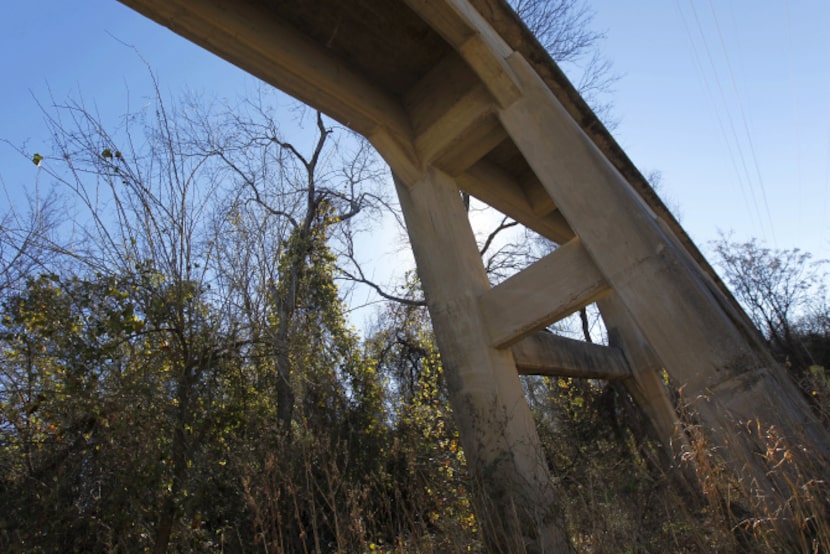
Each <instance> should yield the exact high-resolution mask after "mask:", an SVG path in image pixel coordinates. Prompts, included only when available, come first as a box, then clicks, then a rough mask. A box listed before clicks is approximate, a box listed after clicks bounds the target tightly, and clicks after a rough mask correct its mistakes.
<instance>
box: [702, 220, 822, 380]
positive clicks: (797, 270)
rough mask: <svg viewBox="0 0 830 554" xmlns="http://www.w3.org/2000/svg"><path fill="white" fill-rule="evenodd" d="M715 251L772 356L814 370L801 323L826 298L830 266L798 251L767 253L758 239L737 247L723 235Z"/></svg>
mask: <svg viewBox="0 0 830 554" xmlns="http://www.w3.org/2000/svg"><path fill="white" fill-rule="evenodd" d="M713 248H714V251H715V255H716V264H717V266H718V267H719V268H720V269H721V272H722V274H723V277H724V278H725V280H726V282H727V283H728V284H729V286H730V287H731V288H732V291H733V292H734V293H735V296H736V298H737V299H738V301H739V302H740V303H741V304H743V305H744V307H745V308H746V310H747V313H748V314H749V316H750V318H751V319H752V321H753V322H754V323H755V326H756V327H757V328H758V329H759V330H760V331H761V332H762V333H763V334H764V335H765V337H766V338H767V339H768V340H769V341H770V345H771V346H772V348H773V351H775V352H777V353H778V354H779V355H781V356H782V357H784V358H785V361H786V362H787V363H788V365H791V366H795V367H796V368H797V369H799V370H802V369H804V368H806V367H808V366H809V365H811V364H812V363H813V360H812V357H811V356H810V353H809V352H808V351H807V350H806V349H805V348H804V346H803V345H802V343H801V340H800V337H799V331H798V322H799V320H800V319H802V318H803V317H805V316H807V315H808V314H809V313H810V312H811V308H813V307H814V306H816V305H819V304H821V303H823V300H824V299H825V298H826V291H825V284H826V278H827V276H826V273H825V272H824V271H823V269H822V268H823V266H824V263H825V262H824V261H812V256H811V255H810V254H809V253H808V252H803V251H801V250H799V249H798V248H794V249H792V250H775V249H770V248H766V247H764V246H762V245H761V244H760V243H759V242H758V240H757V239H751V240H749V241H746V242H733V241H732V240H731V239H730V238H729V236H723V235H722V236H721V238H720V239H719V240H717V241H714V242H713ZM812 311H814V310H812Z"/></svg>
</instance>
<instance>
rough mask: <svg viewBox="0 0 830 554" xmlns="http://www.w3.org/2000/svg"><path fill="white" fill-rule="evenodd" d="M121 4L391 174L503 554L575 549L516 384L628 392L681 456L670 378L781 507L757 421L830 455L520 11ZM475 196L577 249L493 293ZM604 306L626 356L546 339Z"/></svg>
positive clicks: (434, 5) (734, 463)
mask: <svg viewBox="0 0 830 554" xmlns="http://www.w3.org/2000/svg"><path fill="white" fill-rule="evenodd" d="M122 1H123V2H124V3H125V4H127V5H129V6H131V7H133V8H135V9H136V10H138V11H140V12H142V13H144V14H145V15H147V16H148V17H150V18H152V19H154V20H156V21H158V22H160V23H162V24H163V25H166V26H167V27H169V28H170V29H172V30H173V31H175V32H177V33H179V34H181V35H183V36H185V37H186V38H188V39H190V40H192V41H193V42H195V43H197V44H200V45H202V46H204V47H205V48H207V49H208V50H211V51H213V52H214V53H216V54H218V55H219V56H221V57H223V58H225V59H227V60H228V61H230V62H232V63H234V64H236V65H238V66H239V67H241V68H243V69H245V70H247V71H249V72H250V73H252V74H254V75H256V76H258V77H259V78H261V79H263V80H264V81H265V82H267V83H270V84H272V85H274V86H276V87H278V88H280V89H282V90H283V91H285V92H287V93H289V94H291V95H293V96H295V97H296V98H298V99H300V100H302V101H303V102H305V103H307V104H309V105H311V106H313V107H314V108H317V109H319V110H321V111H323V112H324V113H326V114H327V115H329V116H330V117H333V118H334V119H336V120H338V121H339V122H340V123H342V124H343V125H346V126H348V127H350V128H352V129H353V130H355V131H357V132H359V133H361V134H363V135H364V136H366V137H367V138H368V139H369V140H370V141H371V142H372V144H373V145H374V146H375V148H377V150H378V151H379V152H380V153H381V155H382V156H383V157H384V158H385V159H386V161H387V162H388V163H389V165H390V167H391V168H392V171H393V174H394V176H395V184H396V187H397V190H398V195H399V198H400V200H401V207H402V210H403V212H404V216H405V219H406V224H407V230H408V232H409V235H410V239H411V242H412V247H413V250H414V252H415V258H416V262H417V264H418V272H419V276H420V278H421V281H422V284H423V286H424V290H425V292H426V296H427V300H428V304H429V309H430V314H431V317H432V320H433V324H434V326H435V330H436V337H437V340H438V345H439V348H440V351H441V356H442V360H443V362H444V365H445V367H446V371H447V381H448V387H449V393H450V397H451V400H452V402H453V408H454V413H455V415H456V418H457V421H458V425H459V431H460V433H461V439H462V443H463V445H464V449H465V453H466V455H467V457H468V462H469V465H470V468H471V470H472V473H473V475H474V476H475V477H477V478H478V479H479V481H480V483H481V487H482V489H483V493H482V494H481V495H480V500H479V510H480V511H479V514H480V515H482V514H484V515H486V516H487V517H483V516H482V521H483V522H484V523H483V525H484V531H485V536H486V537H487V540H488V542H489V544H490V546H491V548H492V549H493V550H506V551H514V550H516V548H515V546H516V544H517V543H513V542H505V541H509V539H507V538H505V537H514V536H519V537H523V538H522V541H523V543H522V544H523V545H524V546H527V547H528V548H530V549H531V550H536V551H551V552H560V551H567V550H568V549H569V546H568V540H567V537H566V533H565V531H564V525H563V523H562V520H561V513H559V511H558V510H557V508H556V506H557V503H556V494H555V490H554V487H553V485H552V480H551V477H550V475H549V473H548V468H547V464H546V463H545V462H544V459H545V458H544V453H543V452H542V450H541V446H540V443H539V439H538V436H537V435H536V431H535V427H534V424H533V419H532V417H531V414H530V411H529V409H528V407H527V403H526V402H525V401H524V396H523V391H522V387H521V384H520V382H519V379H518V374H517V368H518V370H519V371H521V372H525V373H527V372H535V373H545V374H560V375H569V376H584V377H597V378H605V379H620V380H621V381H622V382H623V383H624V384H625V386H626V387H627V388H628V390H629V392H630V393H631V395H632V396H633V397H634V399H635V400H636V401H637V402H638V403H639V405H640V406H641V408H642V409H643V411H644V412H645V413H646V415H648V416H649V418H650V420H651V421H652V423H653V426H654V429H655V431H656V433H657V435H658V437H659V438H660V439H661V440H662V441H663V443H664V444H665V445H666V447H667V450H668V451H671V448H672V444H675V445H676V444H677V443H678V441H680V442H682V436H680V435H678V434H677V433H676V431H677V423H678V417H677V414H676V412H675V409H674V406H673V405H672V402H671V401H670V397H669V394H668V392H667V389H666V386H665V383H664V382H663V380H662V377H661V376H662V371H663V370H664V369H665V371H666V372H667V373H668V375H669V377H670V379H671V381H672V384H673V385H674V386H676V387H682V388H683V390H684V393H685V395H686V398H687V400H689V401H694V402H696V404H695V408H696V410H697V411H698V415H699V418H700V422H701V425H702V428H704V429H706V432H707V433H708V435H707V440H709V441H710V442H713V443H717V444H721V445H723V444H729V445H730V447H729V449H728V451H729V455H728V456H726V458H727V462H728V463H729V464H730V467H731V469H732V470H733V471H734V472H735V473H736V475H737V476H738V478H741V479H742V478H744V477H747V478H749V479H755V480H756V481H757V482H758V483H760V485H759V487H760V488H761V489H762V490H763V491H765V493H768V498H770V502H771V503H772V502H775V501H776V499H775V491H774V486H773V485H772V484H771V483H769V482H768V478H767V476H766V471H765V468H764V467H763V464H762V463H760V462H757V460H758V457H757V456H755V454H754V450H753V449H754V448H755V447H753V446H752V444H750V443H748V442H747V440H745V437H740V436H738V435H739V433H740V432H739V431H738V426H736V425H735V423H736V422H739V421H746V420H756V421H757V420H759V419H760V420H761V421H763V422H765V423H767V424H770V425H776V426H777V427H778V428H780V429H786V430H787V431H788V432H790V434H791V435H799V436H806V437H808V438H809V440H810V441H812V443H813V444H814V445H815V447H816V452H817V453H819V454H820V455H827V454H828V452H830V439H828V437H827V432H826V431H825V430H824V429H823V428H821V426H820V425H819V424H818V423H817V422H816V420H815V418H814V417H813V416H812V414H811V412H810V410H809V408H808V407H807V405H806V403H805V402H804V400H803V399H802V398H801V397H800V396H799V394H798V392H797V391H796V389H795V388H794V387H793V385H792V383H790V382H788V381H784V380H782V379H780V378H779V377H778V375H777V373H776V371H775V367H774V363H773V362H772V360H771V359H770V357H769V355H768V354H767V353H766V351H765V350H764V349H763V347H762V346H761V345H760V341H759V340H758V336H757V333H756V331H755V330H754V329H753V328H752V327H751V325H750V324H749V323H748V321H747V318H746V316H745V315H744V314H743V312H742V311H741V310H740V308H739V307H738V306H737V305H736V303H735V302H734V300H733V299H732V297H731V296H730V295H729V294H728V293H727V292H726V291H725V289H724V287H723V286H722V284H721V283H720V281H719V280H718V279H717V277H716V276H715V275H714V272H713V271H712V270H711V268H710V267H709V266H708V264H707V263H706V261H705V260H704V259H703V257H702V256H701V255H700V253H699V251H698V250H697V249H696V248H695V246H694V245H693V244H692V242H691V241H690V240H689V238H688V236H687V235H686V234H685V232H684V231H683V229H682V228H681V227H680V226H679V224H678V223H677V222H676V221H675V220H674V218H673V217H672V216H671V214H670V213H669V212H668V210H667V209H666V208H665V206H664V205H663V204H662V203H661V202H660V200H659V199H658V198H657V197H656V195H655V194H654V192H653V190H652V189H651V187H650V186H649V185H648V184H647V182H646V181H645V179H644V178H643V177H642V175H641V174H640V173H639V172H638V171H637V169H636V168H635V167H634V166H633V164H632V163H631V162H630V160H629V159H628V158H627V157H626V155H625V154H624V152H623V151H622V150H621V149H620V147H619V146H618V145H617V143H616V142H615V141H614V140H613V139H612V138H611V136H610V134H609V133H608V132H607V131H606V129H605V128H604V127H603V126H602V124H601V123H600V122H599V120H598V119H597V118H596V116H595V115H594V114H593V113H592V112H591V110H590V109H589V108H588V107H587V105H586V104H585V103H584V101H583V100H582V98H581V97H580V96H579V94H578V93H577V92H576V91H575V90H574V88H573V86H571V84H570V83H569V82H568V80H567V79H566V78H565V76H564V75H563V74H562V72H561V71H560V70H559V68H558V67H557V66H556V64H555V63H554V61H553V60H551V59H550V57H549V56H548V54H547V53H546V52H545V51H544V49H543V48H542V47H541V46H540V45H539V44H538V42H537V41H536V40H535V38H534V37H533V36H532V35H531V34H530V33H529V32H528V31H527V29H526V28H525V27H524V26H523V25H522V24H521V22H520V21H519V20H518V19H517V17H516V16H515V14H514V13H513V12H512V11H511V10H510V8H509V6H508V5H507V4H506V3H505V2H504V1H503V0H349V1H347V0H317V1H315V2H309V1H302V0H294V1H288V0H235V1H234V2H227V1H224V0H122ZM459 190H462V191H465V192H467V193H469V194H470V195H472V196H474V197H476V198H479V199H480V200H482V201H483V202H485V203H487V204H489V205H491V206H493V207H494V208H496V209H497V210H499V211H501V212H503V213H505V214H506V215H508V216H510V217H512V218H514V219H515V220H517V221H519V222H520V223H522V224H524V225H525V226H527V227H528V228H530V229H532V230H534V231H536V232H537V233H539V234H540V235H542V236H544V237H546V238H548V239H550V240H551V241H553V242H555V243H556V244H558V245H560V246H559V248H557V249H556V250H555V251H554V252H553V253H552V254H550V255H548V256H547V257H545V258H543V259H542V260H540V261H538V262H537V263H535V264H533V265H531V266H530V267H528V268H527V269H525V270H523V271H522V272H520V273H518V274H517V275H515V276H513V277H511V278H510V279H508V280H507V281H505V282H503V283H501V284H499V285H498V286H496V287H491V286H490V283H489V282H488V279H487V276H486V274H485V272H484V268H483V265H482V263H481V259H480V257H479V254H478V249H477V247H476V244H475V240H474V237H473V234H472V231H471V229H470V227H469V223H468V221H467V216H466V212H465V210H464V206H463V204H462V201H461V199H460V195H459ZM594 302H596V303H597V304H598V306H599V308H600V311H601V313H602V316H603V319H604V321H605V323H606V327H607V328H608V330H609V338H610V341H611V343H612V344H611V346H610V347H597V346H592V345H584V344H579V343H574V342H573V341H564V340H561V339H557V338H554V337H551V336H548V334H546V333H544V332H540V330H541V329H543V328H544V327H545V326H547V325H549V324H551V323H552V322H554V321H557V320H558V319H561V318H562V317H564V316H567V315H568V314H570V313H572V312H574V311H576V310H578V309H580V308H582V307H584V306H585V305H587V304H591V303H594ZM742 460H743V461H742ZM746 460H750V461H749V462H747V463H744V461H746ZM825 467H826V466H825ZM488 510H489V511H488ZM493 510H495V511H493Z"/></svg>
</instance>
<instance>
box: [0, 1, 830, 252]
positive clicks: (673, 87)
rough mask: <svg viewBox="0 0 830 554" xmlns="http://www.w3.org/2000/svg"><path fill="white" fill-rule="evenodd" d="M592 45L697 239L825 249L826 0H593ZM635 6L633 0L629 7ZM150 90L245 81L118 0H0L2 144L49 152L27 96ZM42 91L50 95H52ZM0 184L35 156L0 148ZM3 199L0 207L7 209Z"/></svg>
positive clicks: (27, 173)
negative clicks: (0, 2) (727, 235)
mask: <svg viewBox="0 0 830 554" xmlns="http://www.w3.org/2000/svg"><path fill="white" fill-rule="evenodd" d="M590 5H592V6H593V7H594V9H595V11H596V19H595V26H596V27H597V28H598V29H601V30H605V31H606V32H607V39H606V41H605V42H604V45H603V50H604V51H605V53H606V55H607V56H608V57H609V58H610V59H611V60H612V61H613V63H614V67H615V70H616V71H617V72H618V73H619V74H620V75H621V79H620V80H619V81H618V82H617V84H616V93H615V94H614V96H613V102H614V105H615V110H614V113H615V114H616V117H617V118H618V119H619V120H620V124H619V126H618V127H617V128H616V130H615V135H616V136H617V138H618V140H619V142H620V143H621V144H622V146H623V147H624V148H625V150H626V151H627V152H628V154H629V156H630V157H631V158H632V159H633V160H634V162H635V163H636V164H637V165H638V166H639V167H640V168H641V170H643V171H644V172H650V171H659V172H660V173H661V174H662V185H661V188H662V190H663V192H664V193H665V195H666V196H667V197H668V199H669V203H671V204H676V205H678V206H679V209H680V216H681V222H682V223H683V224H684V226H685V227H686V228H687V230H688V231H689V233H690V234H691V235H692V237H693V238H694V239H695V240H696V241H697V242H698V244H699V245H700V246H702V247H704V249H705V247H706V242H707V241H709V240H711V239H714V238H716V237H717V234H718V230H719V229H722V230H725V231H728V230H733V231H734V233H735V238H736V239H746V238H749V237H758V238H761V239H763V240H765V241H766V242H767V244H768V245H769V246H773V247H778V248H792V247H796V246H797V247H801V248H802V249H805V250H809V251H811V252H813V253H814V254H815V255H816V256H817V257H822V258H823V257H830V224H828V223H827V215H828V208H829V207H828V192H829V191H830V33H828V32H827V29H830V2H826V0H793V1H787V2H778V1H771V0H754V1H750V0H731V1H725V0H720V1H718V0H708V1H704V0H663V1H659V2H658V1H651V2H645V1H643V2H637V3H634V2H621V1H619V0H595V1H593V2H590ZM635 6H636V7H635ZM124 43H126V44H129V45H132V46H134V47H135V48H136V49H137V51H138V52H140V53H141V55H142V56H143V57H144V59H146V61H147V63H148V64H149V65H150V67H151V68H152V69H153V71H154V72H155V73H156V74H157V75H158V77H159V81H160V83H161V85H162V89H163V90H164V91H165V92H169V93H170V94H173V95H175V94H177V93H179V92H181V91H184V90H185V89H190V90H194V91H197V92H198V91H204V92H206V93H208V94H211V95H216V96H217V97H219V98H223V97H225V98H229V99H234V98H237V97H238V96H240V95H242V94H244V93H245V91H250V90H251V89H252V88H253V87H254V86H255V85H254V81H253V79H251V78H250V77H247V76H246V75H244V74H243V73H242V72H241V71H239V70H237V69H235V68H233V67H232V66H230V65H229V64H226V63H225V62H222V61H221V60H218V59H217V58H215V57H214V56H212V55H211V54H208V53H206V52H204V51H202V50H201V49H199V48H198V47H196V46H193V45H191V44H190V43H188V42H187V41H185V40H183V39H180V38H178V37H176V36H175V35H173V34H172V33H171V32H169V31H167V30H166V29H164V28H162V27H160V26H158V25H156V24H154V23H152V22H150V21H148V20H146V19H144V18H143V17H142V16H140V15H138V14H136V13H134V12H132V11H131V10H129V9H128V8H126V7H124V6H122V5H121V4H119V3H117V2H116V1H115V0H83V1H76V2H69V1H66V0H62V1H57V0H50V1H46V0H28V1H26V2H5V3H4V8H3V17H2V18H0V48H2V50H0V51H2V52H3V54H2V55H1V56H0V64H2V65H0V69H2V74H3V75H4V83H3V86H2V87H0V105H2V106H3V108H2V117H0V139H8V140H10V141H11V142H12V143H14V144H18V145H21V144H24V143H25V144H26V146H27V148H28V149H30V150H31V151H37V150H39V149H44V150H45V149H46V148H45V145H46V144H48V143H47V138H46V136H45V132H44V125H43V123H42V116H41V114H40V110H39V108H38V106H37V103H36V102H35V99H38V100H39V101H40V102H42V103H44V104H48V103H50V94H51V96H52V97H54V98H55V100H57V101H62V100H64V99H65V98H66V97H67V96H70V95H71V96H74V97H76V98H77V97H79V96H83V98H84V99H85V101H86V102H87V104H88V105H94V106H95V108H96V109H98V110H99V112H100V113H101V116H102V117H103V118H104V119H105V120H107V119H108V118H113V121H115V118H117V117H118V115H119V114H123V113H124V112H125V111H126V110H127V109H128V99H127V91H129V94H130V97H129V104H130V106H131V107H132V108H133V109H135V108H137V107H140V103H141V102H142V101H143V100H142V99H143V98H147V97H149V96H151V90H150V88H149V79H148V77H147V69H146V67H145V66H144V64H143V62H142V61H141V60H140V59H139V58H138V57H137V55H136V54H135V52H134V51H133V50H132V49H131V48H129V47H128V46H125V44H124ZM50 91H51V93H50ZM0 179H2V180H0V184H1V185H2V186H4V187H5V188H6V189H7V190H8V192H9V193H10V194H11V195H15V194H18V193H19V192H20V191H23V190H25V188H26V187H28V186H31V183H32V182H33V180H34V166H33V165H32V164H31V162H27V160H25V159H20V158H19V157H18V156H17V154H16V153H14V152H13V151H12V150H11V149H10V148H9V147H7V146H6V145H5V144H0ZM5 198H6V197H5V194H0V207H3V206H4V204H5V203H6V199H5Z"/></svg>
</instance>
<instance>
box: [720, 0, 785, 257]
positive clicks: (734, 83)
mask: <svg viewBox="0 0 830 554" xmlns="http://www.w3.org/2000/svg"><path fill="white" fill-rule="evenodd" d="M709 9H710V10H711V11H712V19H713V20H714V22H715V30H716V31H717V33H718V39H719V41H720V46H721V50H722V51H723V58H724V60H725V62H726V68H727V70H728V72H729V79H730V81H731V83H732V91H733V92H734V93H735V98H736V100H737V102H736V104H737V106H738V110H739V112H740V115H741V122H742V123H743V128H744V133H746V140H747V144H748V145H749V152H750V154H752V164H753V166H754V167H755V174H756V176H757V177H758V188H759V190H760V193H761V200H762V201H763V205H764V210H765V212H766V216H767V221H768V223H769V228H770V233H771V234H772V241H773V243H775V242H776V239H775V226H774V224H773V219H772V214H771V212H770V209H769V202H768V201H767V193H766V186H765V185H764V178H763V176H762V175H761V166H760V164H759V163H758V154H757V153H756V150H755V143H754V141H753V140H752V132H751V131H750V129H749V122H748V121H747V117H746V111H745V110H744V103H745V102H744V101H743V99H742V98H741V94H740V92H739V91H738V85H737V81H736V80H735V72H734V71H733V69H732V62H731V61H730V56H729V50H728V49H727V48H726V42H725V41H724V39H723V33H722V32H721V28H720V22H719V21H718V14H717V12H716V11H715V6H714V5H713V4H712V0H709Z"/></svg>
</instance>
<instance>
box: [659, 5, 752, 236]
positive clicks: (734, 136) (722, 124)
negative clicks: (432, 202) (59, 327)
mask: <svg viewBox="0 0 830 554" xmlns="http://www.w3.org/2000/svg"><path fill="white" fill-rule="evenodd" d="M689 4H690V7H691V11H692V15H693V17H694V20H695V25H696V28H697V32H698V34H699V36H700V42H701V43H702V46H703V50H704V51H705V53H706V58H707V60H708V63H709V66H710V67H711V75H712V79H713V80H714V82H715V85H716V86H717V91H718V93H719V95H718V94H715V92H713V86H712V84H711V83H710V79H709V77H708V73H709V72H707V70H706V68H705V67H704V66H705V64H704V62H703V61H702V57H703V56H702V55H701V54H700V52H699V49H698V46H697V41H696V40H695V38H694V34H693V33H692V30H691V27H690V25H689V23H688V21H687V18H686V14H685V13H684V10H683V8H682V6H681V5H680V0H675V5H676V8H677V11H678V13H679V15H680V19H681V22H682V24H683V28H684V30H685V32H686V36H687V37H688V39H689V44H690V46H691V49H692V53H693V58H694V60H695V65H696V66H697V69H698V72H699V73H700V76H701V79H702V81H703V84H704V87H705V89H706V93H707V95H708V96H709V99H710V102H711V104H712V110H713V112H714V114H715V117H716V120H717V122H718V127H719V129H720V132H721V135H722V136H723V139H724V143H725V145H726V150H727V153H728V154H729V160H730V163H731V164H732V168H733V170H734V171H735V176H736V179H737V181H738V185H739V187H740V191H741V196H742V197H743V199H744V203H745V205H746V206H747V209H748V213H749V216H750V218H751V219H752V220H754V221H755V222H756V223H757V224H758V226H759V228H760V229H761V232H762V234H764V235H765V234H766V229H765V225H764V220H763V217H762V215H761V210H760V207H759V204H758V200H757V197H756V195H755V193H754V190H753V183H752V175H751V172H750V170H749V167H748V165H747V161H746V156H745V155H744V151H743V148H742V147H741V141H740V139H739V136H738V132H737V130H736V128H735V122H734V120H733V119H732V117H731V115H730V111H729V105H728V102H727V99H726V94H725V92H724V90H723V85H722V83H721V81H720V77H719V75H718V71H717V66H716V64H715V61H714V58H713V56H712V52H711V50H710V48H709V45H708V41H707V40H706V34H705V33H704V31H703V25H702V24H701V22H700V18H699V16H698V14H697V10H696V9H695V7H694V4H693V3H692V0H690V1H689ZM719 99H720V100H719ZM721 105H722V106H723V111H724V112H725V114H723V115H722V114H721V109H720V106H721ZM724 119H725V120H726V121H724ZM727 124H728V125H727ZM736 151H737V155H736Z"/></svg>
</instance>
